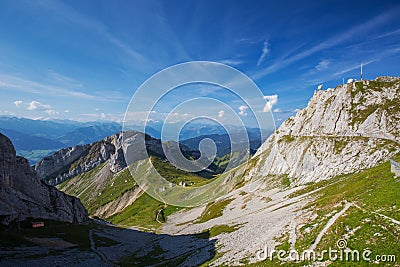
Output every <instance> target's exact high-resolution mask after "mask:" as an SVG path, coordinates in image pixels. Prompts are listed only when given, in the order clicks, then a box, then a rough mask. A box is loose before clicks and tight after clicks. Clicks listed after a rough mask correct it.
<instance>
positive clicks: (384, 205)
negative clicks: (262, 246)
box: [248, 156, 400, 266]
mask: <svg viewBox="0 0 400 267" xmlns="http://www.w3.org/2000/svg"><path fill="white" fill-rule="evenodd" d="M395 160H397V161H400V156H397V157H396V158H395ZM313 191H315V192H314V193H313V194H312V195H313V196H314V197H315V199H314V200H313V201H311V202H310V203H309V205H308V206H307V207H305V210H306V211H310V212H312V213H315V216H314V217H313V216H310V217H309V219H308V220H307V221H306V222H304V223H303V224H302V225H300V227H299V228H297V230H296V235H297V240H296V244H295V249H296V251H298V252H302V251H304V250H306V249H309V248H310V246H311V245H312V244H313V243H314V242H315V240H316V238H317V236H318V234H319V233H320V232H321V230H322V229H323V228H324V227H325V225H326V223H327V222H328V221H329V220H330V219H331V218H332V217H333V216H334V215H335V214H337V213H338V212H340V211H341V210H343V208H344V207H345V205H351V206H350V207H349V208H348V209H347V211H345V212H344V214H343V215H341V216H339V217H338V219H336V221H335V222H334V224H333V225H332V226H331V227H329V228H328V230H327V231H326V233H325V234H324V235H323V236H322V239H321V241H320V242H319V243H318V245H317V246H316V249H315V251H316V252H321V251H322V250H328V249H329V248H332V249H337V248H338V247H337V242H338V240H339V239H344V240H346V242H347V247H348V248H350V249H351V250H358V251H359V252H360V259H361V260H360V261H347V262H346V261H340V260H337V261H333V262H332V263H331V264H330V265H329V266H368V265H370V264H371V265H376V264H378V263H379V265H380V266H393V265H394V264H395V263H394V262H383V261H380V262H375V264H373V263H372V262H365V261H363V260H362V256H361V253H362V252H363V251H364V250H366V249H368V250H370V251H372V254H371V255H370V256H369V258H370V259H373V260H375V259H376V256H377V255H395V256H396V263H397V264H399V262H400V225H399V224H397V223H396V222H393V221H392V220H391V218H392V219H394V220H397V221H400V197H399V196H400V179H399V178H397V180H396V179H395V178H394V175H393V174H392V173H391V172H390V163H389V162H385V163H383V164H381V165H378V166H376V167H373V168H370V169H367V170H364V171H361V172H359V173H354V174H349V175H343V176H340V177H335V178H333V179H331V180H328V181H322V182H319V183H315V184H311V185H309V186H307V187H305V188H303V189H301V190H299V191H297V192H295V193H293V194H292V195H291V197H295V196H299V195H303V194H305V193H309V192H313ZM279 241H280V243H281V245H279V246H278V247H277V248H275V249H283V250H286V251H288V250H289V248H290V238H289V234H284V235H283V236H282V237H281V238H280V240H279ZM350 259H351V258H350ZM327 260H328V257H327V256H325V257H324V260H323V261H327ZM303 263H306V262H303ZM278 265H279V266H281V265H282V262H281V261H279V260H277V259H276V258H275V260H274V261H272V262H271V261H270V260H269V259H267V260H265V261H261V262H258V263H255V264H251V265H248V266H278ZM283 265H284V266H292V265H293V266H297V265H298V263H295V262H284V263H283Z"/></svg>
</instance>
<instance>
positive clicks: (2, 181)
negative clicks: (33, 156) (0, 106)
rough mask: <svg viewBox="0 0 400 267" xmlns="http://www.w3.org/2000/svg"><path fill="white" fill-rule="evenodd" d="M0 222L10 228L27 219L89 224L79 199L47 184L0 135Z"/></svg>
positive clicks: (9, 142) (8, 141)
mask: <svg viewBox="0 0 400 267" xmlns="http://www.w3.org/2000/svg"><path fill="white" fill-rule="evenodd" d="M0 192H1V193H0V203H1V206H0V222H1V223H3V224H9V223H10V222H13V221H22V220H25V219H27V218H37V219H49V220H57V221H64V222H70V223H79V222H83V221H86V220H88V215H87V211H86V209H85V208H84V207H83V205H82V203H81V202H80V200H79V199H77V198H76V197H72V196H69V195H66V194H65V193H63V192H60V191H58V190H57V189H56V188H55V187H53V186H50V185H47V184H45V183H44V182H43V181H41V179H40V178H39V177H38V175H37V173H36V172H35V170H34V169H33V168H32V167H31V166H30V165H29V162H28V160H27V159H25V158H23V157H19V156H16V152H15V149H14V146H13V145H12V143H11V141H10V139H8V138H7V137H6V136H4V135H3V134H1V133H0Z"/></svg>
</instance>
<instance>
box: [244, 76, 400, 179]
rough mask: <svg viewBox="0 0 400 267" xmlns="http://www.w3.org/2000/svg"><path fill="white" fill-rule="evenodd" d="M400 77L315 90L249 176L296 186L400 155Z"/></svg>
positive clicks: (266, 147) (262, 151)
mask: <svg viewBox="0 0 400 267" xmlns="http://www.w3.org/2000/svg"><path fill="white" fill-rule="evenodd" d="M399 103H400V78H391V77H380V78H377V79H376V80H373V81H361V82H352V83H348V84H345V85H341V86H338V87H336V88H335V89H328V90H324V91H317V92H315V94H314V96H313V97H312V98H311V100H310V101H309V103H308V106H307V107H306V108H304V109H303V110H301V111H299V112H298V113H297V114H296V115H295V116H293V117H291V118H289V119H287V120H286V121H285V122H284V123H283V124H282V125H281V126H280V127H279V129H278V130H277V131H276V132H275V133H274V134H273V135H271V136H270V137H269V138H268V139H267V141H266V142H265V143H264V144H263V145H262V146H261V147H260V148H259V150H258V151H257V153H256V154H255V158H254V160H257V161H258V164H255V166H254V168H253V169H252V170H251V171H250V173H249V174H250V176H251V177H254V176H268V175H274V176H276V175H278V176H279V175H288V176H289V178H291V180H292V181H293V182H295V183H298V184H304V183H307V182H312V181H318V180H323V179H328V178H331V177H333V176H336V175H340V174H345V173H352V172H356V171H359V170H361V169H364V168H369V167H372V166H374V165H376V164H378V163H379V162H381V161H383V160H387V159H388V158H390V157H391V156H392V155H394V154H396V153H398V152H399V151H400V144H399V143H400V106H399Z"/></svg>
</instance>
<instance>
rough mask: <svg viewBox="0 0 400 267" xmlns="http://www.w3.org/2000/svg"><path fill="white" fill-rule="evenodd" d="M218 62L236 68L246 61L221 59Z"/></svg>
mask: <svg viewBox="0 0 400 267" xmlns="http://www.w3.org/2000/svg"><path fill="white" fill-rule="evenodd" d="M219 62H220V63H222V64H226V65H231V66H238V65H242V64H244V63H245V62H246V61H244V60H240V59H223V60H219Z"/></svg>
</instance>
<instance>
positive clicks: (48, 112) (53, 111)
mask: <svg viewBox="0 0 400 267" xmlns="http://www.w3.org/2000/svg"><path fill="white" fill-rule="evenodd" d="M44 112H45V113H47V114H49V115H57V114H58V111H55V110H53V109H47V110H45V111H44Z"/></svg>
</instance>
